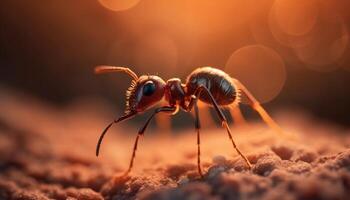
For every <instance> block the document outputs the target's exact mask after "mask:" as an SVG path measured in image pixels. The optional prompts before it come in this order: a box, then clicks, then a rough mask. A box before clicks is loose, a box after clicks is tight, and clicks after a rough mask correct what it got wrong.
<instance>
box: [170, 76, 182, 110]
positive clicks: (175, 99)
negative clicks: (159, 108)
mask: <svg viewBox="0 0 350 200" xmlns="http://www.w3.org/2000/svg"><path fill="white" fill-rule="evenodd" d="M185 96H186V92H185V88H184V86H183V84H182V83H181V80H180V79H179V78H171V79H169V80H168V81H167V82H166V86H165V100H166V101H167V102H168V103H169V105H171V106H173V105H177V104H180V105H183V104H184V102H185Z"/></svg>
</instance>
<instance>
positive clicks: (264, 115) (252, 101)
mask: <svg viewBox="0 0 350 200" xmlns="http://www.w3.org/2000/svg"><path fill="white" fill-rule="evenodd" d="M234 82H235V83H236V84H237V86H238V88H239V89H241V91H242V92H243V93H244V94H245V95H246V96H247V97H248V99H249V101H250V106H251V107H252V108H253V109H254V110H255V111H257V112H258V113H259V115H260V116H261V118H262V119H263V120H264V122H265V123H266V124H267V125H268V126H269V127H270V128H272V129H274V130H275V131H276V132H278V133H280V134H284V133H283V131H282V129H281V127H280V126H279V125H278V124H277V123H276V122H275V121H274V120H273V119H272V118H271V117H270V115H269V114H268V113H267V112H266V110H265V109H264V108H263V107H262V106H261V104H260V102H259V101H258V100H256V99H255V97H254V96H253V95H252V94H251V93H250V92H249V90H248V89H247V88H246V87H245V86H244V85H243V84H242V83H241V82H240V81H238V80H236V79H234Z"/></svg>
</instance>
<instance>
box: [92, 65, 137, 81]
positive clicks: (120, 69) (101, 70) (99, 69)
mask: <svg viewBox="0 0 350 200" xmlns="http://www.w3.org/2000/svg"><path fill="white" fill-rule="evenodd" d="M111 72H125V73H127V74H128V75H129V76H130V77H131V78H132V79H134V80H135V81H137V79H139V77H138V76H137V75H136V73H135V72H133V71H132V70H131V69H130V68H127V67H116V66H108V65H100V66H97V67H95V74H102V73H111Z"/></svg>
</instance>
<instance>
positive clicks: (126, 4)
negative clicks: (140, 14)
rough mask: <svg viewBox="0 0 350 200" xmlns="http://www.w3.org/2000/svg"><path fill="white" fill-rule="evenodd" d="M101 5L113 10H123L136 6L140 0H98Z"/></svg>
mask: <svg viewBox="0 0 350 200" xmlns="http://www.w3.org/2000/svg"><path fill="white" fill-rule="evenodd" d="M98 1H99V2H100V3H101V5H102V6H104V7H105V8H108V9H110V10H113V11H123V10H127V9H130V8H132V7H134V6H136V5H137V4H138V3H139V2H140V0H98Z"/></svg>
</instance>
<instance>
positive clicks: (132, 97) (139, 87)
mask: <svg viewBox="0 0 350 200" xmlns="http://www.w3.org/2000/svg"><path fill="white" fill-rule="evenodd" d="M111 72H123V73H126V74H127V75H129V76H130V77H131V78H132V82H131V86H130V87H129V88H128V90H127V91H126V110H125V114H127V115H128V114H136V113H138V112H143V111H145V110H147V109H148V108H150V107H151V106H153V105H155V104H156V103H157V102H159V101H160V100H161V99H162V98H163V96H164V91H165V85H166V83H165V82H164V81H163V79H161V78H160V77H158V76H151V75H148V76H147V75H143V76H140V77H138V76H137V75H136V73H135V72H133V71H132V70H131V69H129V68H127V67H117V66H106V65H101V66H97V67H95V73H96V74H102V73H111Z"/></svg>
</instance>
